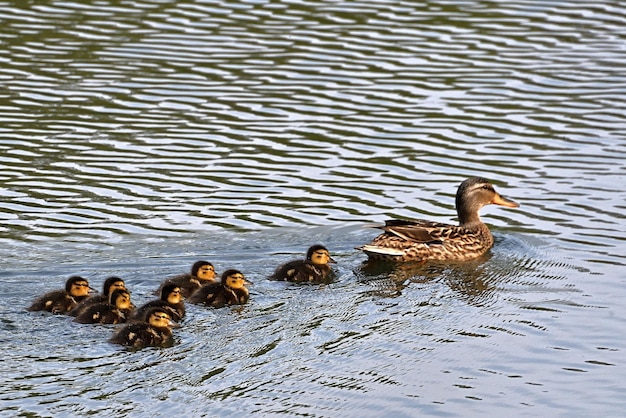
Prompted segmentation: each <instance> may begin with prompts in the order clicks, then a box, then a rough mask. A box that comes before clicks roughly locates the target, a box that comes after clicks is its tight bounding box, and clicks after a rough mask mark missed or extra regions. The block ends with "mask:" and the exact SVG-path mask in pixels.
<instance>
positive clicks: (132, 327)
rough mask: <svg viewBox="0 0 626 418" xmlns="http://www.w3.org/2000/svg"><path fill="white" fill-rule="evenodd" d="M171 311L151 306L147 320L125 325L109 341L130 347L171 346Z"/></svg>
mask: <svg viewBox="0 0 626 418" xmlns="http://www.w3.org/2000/svg"><path fill="white" fill-rule="evenodd" d="M173 325H174V324H173V323H172V321H171V317H170V312H169V311H168V310H167V309H166V308H158V307H157V308H151V309H149V310H148V311H147V312H146V321H144V322H136V323H132V324H127V325H125V326H124V327H123V328H122V329H121V330H119V331H118V332H117V333H116V334H115V335H113V337H111V339H110V340H109V342H111V343H114V344H121V345H124V346H127V347H130V348H135V349H140V348H144V347H170V346H171V345H172V344H173V343H174V340H173V337H172V330H171V327H172V326H173Z"/></svg>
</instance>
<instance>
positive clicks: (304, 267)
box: [269, 245, 335, 283]
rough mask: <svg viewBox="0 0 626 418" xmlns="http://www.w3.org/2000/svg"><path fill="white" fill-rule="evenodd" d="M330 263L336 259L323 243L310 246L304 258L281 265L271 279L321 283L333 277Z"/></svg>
mask: <svg viewBox="0 0 626 418" xmlns="http://www.w3.org/2000/svg"><path fill="white" fill-rule="evenodd" d="M330 263H335V260H333V258H332V257H331V256H330V253H329V252H328V249H327V248H326V247H324V246H323V245H313V246H312V247H310V248H309V250H308V251H307V254H306V258H305V259H304V260H293V261H289V262H288V263H285V264H283V265H281V266H279V267H278V268H277V269H276V271H275V272H274V274H272V275H271V276H270V277H269V280H278V281H287V282H295V283H320V282H325V281H328V279H330V278H331V273H332V269H331V267H330V266H329V264H330Z"/></svg>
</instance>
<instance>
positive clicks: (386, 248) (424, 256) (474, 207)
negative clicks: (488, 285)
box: [358, 177, 519, 262]
mask: <svg viewBox="0 0 626 418" xmlns="http://www.w3.org/2000/svg"><path fill="white" fill-rule="evenodd" d="M489 204H495V205H501V206H506V207H509V208H516V207H519V204H517V203H515V202H513V201H512V200H508V199H505V198H504V197H502V196H501V195H500V194H499V193H498V192H496V191H495V189H494V187H493V186H492V185H491V183H489V181H488V180H486V179H484V178H480V177H472V178H469V179H467V180H465V181H464V182H463V183H461V185H460V186H459V189H458V190H457V192H456V211H457V214H458V216H459V225H458V226H457V225H448V224H444V223H437V222H430V221H424V220H410V221H409V220H407V221H404V220H389V221H386V222H385V225H384V226H379V227H378V228H380V229H382V230H383V231H385V232H383V233H382V234H380V235H379V236H377V237H376V238H374V240H373V241H372V242H371V243H369V244H367V245H364V246H362V247H359V248H358V249H360V250H362V251H363V252H365V254H367V255H368V257H369V259H374V260H384V261H394V262H404V261H426V260H456V261H466V260H471V259H473V258H476V257H479V256H480V255H482V254H484V253H485V252H486V251H487V250H489V248H491V246H492V245H493V236H492V235H491V232H490V231H489V228H488V227H487V225H485V224H484V223H483V222H482V221H481V219H480V216H479V215H478V211H479V210H480V209H481V208H482V207H483V206H485V205H489Z"/></svg>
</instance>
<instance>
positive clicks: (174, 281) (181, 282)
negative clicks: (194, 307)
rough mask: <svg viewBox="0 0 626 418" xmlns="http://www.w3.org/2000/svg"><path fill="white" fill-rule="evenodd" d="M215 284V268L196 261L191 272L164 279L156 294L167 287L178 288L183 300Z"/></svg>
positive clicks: (202, 261) (210, 264) (206, 262)
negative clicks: (208, 285)
mask: <svg viewBox="0 0 626 418" xmlns="http://www.w3.org/2000/svg"><path fill="white" fill-rule="evenodd" d="M210 283H215V267H214V266H213V264H212V263H210V262H208V261H204V260H201V261H197V262H195V263H194V264H193V265H192V266H191V272H190V273H185V274H181V275H179V276H175V277H171V278H169V279H166V280H165V281H164V282H163V283H162V284H161V286H160V287H159V290H158V291H157V292H158V293H160V292H161V290H162V289H163V288H164V287H165V286H167V285H174V286H178V287H180V293H181V295H182V296H183V297H184V298H188V297H190V296H191V295H192V294H193V293H194V292H195V291H197V290H198V289H200V288H201V287H202V286H204V285H207V284H210Z"/></svg>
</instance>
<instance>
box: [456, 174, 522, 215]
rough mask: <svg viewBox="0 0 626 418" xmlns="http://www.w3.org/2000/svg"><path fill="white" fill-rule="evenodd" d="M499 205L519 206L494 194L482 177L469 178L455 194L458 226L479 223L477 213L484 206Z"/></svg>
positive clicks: (496, 193) (494, 191)
mask: <svg viewBox="0 0 626 418" xmlns="http://www.w3.org/2000/svg"><path fill="white" fill-rule="evenodd" d="M491 204H494V205H500V206H506V207H509V208H517V207H519V204H518V203H516V202H514V201H512V200H509V199H506V198H505V197H503V196H502V195H500V194H499V193H498V192H496V190H495V188H494V187H493V185H492V184H491V183H490V182H489V180H487V179H485V178H482V177H470V178H469V179H467V180H465V181H464V182H463V183H461V185H460V186H459V188H458V190H457V192H456V211H457V214H458V215H459V224H461V225H465V224H471V223H475V222H480V217H479V215H478V211H479V210H480V209H481V208H482V207H483V206H486V205H491Z"/></svg>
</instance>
